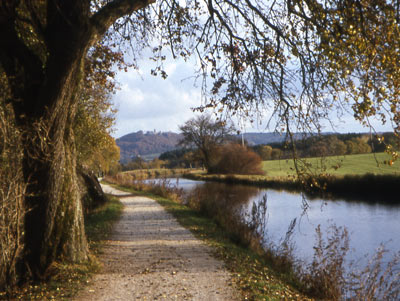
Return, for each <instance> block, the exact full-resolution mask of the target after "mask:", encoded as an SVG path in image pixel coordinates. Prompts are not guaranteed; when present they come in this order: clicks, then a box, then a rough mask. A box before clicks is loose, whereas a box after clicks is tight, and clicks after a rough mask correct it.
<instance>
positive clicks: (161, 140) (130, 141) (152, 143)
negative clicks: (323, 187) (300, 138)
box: [116, 131, 285, 163]
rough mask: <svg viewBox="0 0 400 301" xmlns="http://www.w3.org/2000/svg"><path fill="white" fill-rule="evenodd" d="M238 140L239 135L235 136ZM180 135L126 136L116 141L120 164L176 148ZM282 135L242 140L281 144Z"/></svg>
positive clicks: (248, 136) (256, 135) (251, 135)
mask: <svg viewBox="0 0 400 301" xmlns="http://www.w3.org/2000/svg"><path fill="white" fill-rule="evenodd" d="M237 137H238V138H239V139H240V138H241V135H238V136H237ZM181 138H182V136H181V134H177V133H173V132H143V131H138V132H134V133H130V134H127V135H125V136H122V137H120V138H118V139H117V140H116V142H117V145H118V146H119V148H120V151H121V162H123V163H124V162H128V161H130V160H131V158H133V157H136V156H138V155H140V156H141V157H149V156H150V157H151V155H153V157H154V156H155V155H156V154H161V153H163V152H166V151H170V150H173V149H176V148H177V144H178V142H179V140H180V139H181ZM284 138H285V136H284V135H280V134H278V133H245V134H244V139H245V140H246V141H247V142H248V144H249V145H258V144H268V143H273V142H282V141H283V139H284Z"/></svg>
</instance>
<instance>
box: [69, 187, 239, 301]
mask: <svg viewBox="0 0 400 301" xmlns="http://www.w3.org/2000/svg"><path fill="white" fill-rule="evenodd" d="M103 190H104V191H105V192H106V193H112V194H114V195H118V196H120V198H121V201H122V202H123V204H124V205H125V208H124V211H123V215H122V218H121V219H120V221H119V222H117V223H116V225H115V229H114V231H113V234H112V236H111V238H110V240H109V241H108V242H107V243H106V245H105V247H104V249H103V251H104V254H102V255H101V257H100V259H101V261H102V262H103V264H104V267H103V269H102V272H101V273H100V274H97V275H95V276H94V277H93V278H92V280H91V283H90V284H89V285H88V287H86V288H85V290H84V291H82V292H81V294H80V295H78V297H77V298H76V299H75V300H239V299H240V297H239V293H238V292H237V291H236V290H235V288H234V287H233V286H232V284H231V276H230V274H229V273H228V272H227V271H226V270H225V269H224V266H223V263H222V262H221V261H218V260H217V259H215V258H213V257H212V256H211V255H210V253H211V250H210V248H209V247H208V246H206V245H205V244H204V243H203V242H201V241H199V240H198V239H196V238H195V237H194V236H193V235H192V234H191V233H190V231H189V230H186V229H185V228H183V227H182V226H181V225H179V224H178V222H177V221H176V219H175V218H174V217H173V216H171V215H170V214H169V213H167V212H166V211H165V210H164V209H163V208H162V207H161V206H160V205H159V204H158V203H157V202H156V201H154V200H152V199H149V198H146V197H137V196H129V195H128V194H127V193H125V192H122V191H119V190H116V189H114V188H111V187H110V186H106V185H103Z"/></svg>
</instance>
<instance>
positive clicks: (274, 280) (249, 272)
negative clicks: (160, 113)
mask: <svg viewBox="0 0 400 301" xmlns="http://www.w3.org/2000/svg"><path fill="white" fill-rule="evenodd" d="M112 186H114V187H116V188H118V189H121V190H124V191H129V192H132V193H134V194H136V195H143V196H147V197H150V198H152V199H154V200H156V201H157V202H158V203H159V204H161V205H162V206H163V207H164V208H165V209H166V210H167V211H168V212H169V213H171V214H172V215H173V216H174V217H175V218H176V219H177V220H178V222H179V223H180V224H181V225H182V226H183V227H185V228H187V229H189V230H190V231H191V232H192V233H193V234H194V235H195V237H197V238H198V239H201V240H203V241H205V242H206V243H207V244H208V245H210V246H211V247H212V249H213V250H214V253H215V256H216V257H217V258H219V259H221V260H223V261H224V262H225V264H226V267H227V268H228V270H229V271H230V272H231V273H232V275H233V278H232V282H233V283H234V285H235V286H236V287H237V288H238V289H239V290H240V292H241V294H242V296H243V299H245V300H312V299H311V298H308V297H307V296H305V295H304V294H302V293H300V292H299V291H298V290H297V289H296V287H295V285H294V284H293V283H290V281H285V278H288V279H289V278H290V276H289V275H287V277H285V275H282V274H279V273H277V272H276V271H274V270H273V269H272V268H271V266H270V265H269V264H268V262H267V261H266V260H265V259H264V258H263V257H262V256H260V255H258V254H257V253H256V252H254V251H252V250H250V249H248V248H246V247H242V246H240V245H238V244H235V243H234V242H233V241H232V240H231V237H230V235H229V234H228V233H227V232H226V231H224V230H223V229H222V228H221V227H220V226H218V224H217V223H216V222H215V221H214V220H213V219H211V218H208V217H206V216H204V215H203V214H201V213H200V212H198V211H196V210H193V209H191V208H189V207H187V206H185V205H182V204H181V203H179V202H177V201H172V200H169V199H167V198H164V197H160V196H157V195H154V194H152V193H150V192H143V191H137V190H133V189H129V188H127V187H123V186H117V185H112Z"/></svg>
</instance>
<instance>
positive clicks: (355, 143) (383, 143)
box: [253, 133, 400, 160]
mask: <svg viewBox="0 0 400 301" xmlns="http://www.w3.org/2000/svg"><path fill="white" fill-rule="evenodd" d="M387 146H390V147H391V148H392V149H394V150H399V148H400V147H399V146H400V140H399V138H398V137H396V136H395V135H394V134H393V133H383V134H381V135H379V136H372V137H371V135H368V134H357V133H350V134H331V135H324V136H312V137H309V138H306V139H301V140H297V141H296V142H295V148H296V152H297V156H299V157H303V158H307V157H320V156H343V155H355V154H366V153H371V152H383V151H385V149H386V147H387ZM292 149H293V146H292V145H289V144H288V143H285V142H282V143H271V144H267V145H256V146H253V150H254V151H255V152H256V153H257V154H258V155H259V156H260V157H261V158H262V160H277V159H287V158H291V157H292V156H293V152H292Z"/></svg>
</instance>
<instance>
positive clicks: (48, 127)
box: [23, 62, 88, 277]
mask: <svg viewBox="0 0 400 301" xmlns="http://www.w3.org/2000/svg"><path fill="white" fill-rule="evenodd" d="M79 73H80V62H76V63H75V64H74V67H73V68H72V70H70V71H69V72H67V74H65V76H66V80H65V81H63V86H62V88H61V89H60V91H59V93H58V94H59V96H58V97H56V98H55V99H54V100H53V106H51V107H50V109H48V107H47V108H46V110H47V111H45V112H44V113H45V114H44V116H39V117H38V118H37V119H36V120H35V123H36V124H35V126H34V127H33V129H32V128H31V129H24V134H25V135H24V147H25V153H24V159H23V170H24V175H25V180H26V181H27V182H28V193H29V195H28V196H27V198H26V203H27V207H28V209H29V210H30V211H29V212H28V214H27V215H26V222H25V228H26V231H25V232H26V235H25V237H26V241H25V248H26V252H27V254H28V257H27V259H28V266H29V269H30V270H31V272H32V273H33V274H34V276H36V277H40V276H42V275H44V273H45V271H46V269H47V267H48V266H49V264H50V263H51V262H53V261H54V259H55V258H64V259H66V260H70V261H81V260H85V259H86V258H87V253H88V248H87V242H86V237H85V231H84V221H83V210H82V203H81V196H80V192H79V188H78V182H77V172H76V155H75V142H74V135H73V131H72V120H73V118H74V114H75V102H76V100H74V95H73V93H74V92H75V91H76V89H77V88H78V85H79ZM58 107H63V110H57V108H58Z"/></svg>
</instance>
